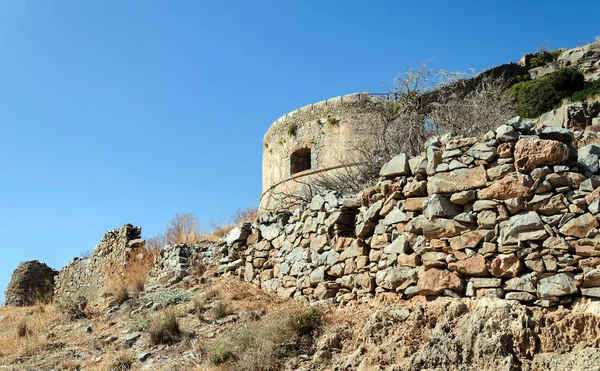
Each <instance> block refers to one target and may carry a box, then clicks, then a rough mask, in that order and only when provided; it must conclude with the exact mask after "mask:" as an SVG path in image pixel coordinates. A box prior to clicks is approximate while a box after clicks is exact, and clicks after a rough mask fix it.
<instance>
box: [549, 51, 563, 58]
mask: <svg viewBox="0 0 600 371" xmlns="http://www.w3.org/2000/svg"><path fill="white" fill-rule="evenodd" d="M562 52H563V51H562V50H560V49H556V50H553V51H551V52H550V55H551V56H552V58H553V59H554V60H557V59H558V57H559V56H560V55H561V54H562Z"/></svg>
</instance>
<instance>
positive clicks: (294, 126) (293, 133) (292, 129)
mask: <svg viewBox="0 0 600 371" xmlns="http://www.w3.org/2000/svg"><path fill="white" fill-rule="evenodd" d="M297 132H298V124H296V123H295V122H292V123H291V124H290V125H289V126H288V134H289V135H290V137H295V136H296V133H297Z"/></svg>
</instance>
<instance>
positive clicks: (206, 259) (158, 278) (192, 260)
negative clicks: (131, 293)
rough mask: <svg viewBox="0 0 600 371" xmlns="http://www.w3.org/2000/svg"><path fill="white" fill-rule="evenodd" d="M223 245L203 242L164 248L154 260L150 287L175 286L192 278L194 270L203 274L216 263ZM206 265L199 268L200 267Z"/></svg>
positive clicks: (149, 282) (149, 278) (149, 281)
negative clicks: (208, 266)
mask: <svg viewBox="0 0 600 371" xmlns="http://www.w3.org/2000/svg"><path fill="white" fill-rule="evenodd" d="M221 246H222V244H218V243H214V242H210V241H201V242H199V243H197V244H192V245H188V244H176V245H167V246H164V247H163V248H162V249H161V250H160V252H159V253H158V255H157V256H156V257H155V258H154V266H153V267H152V271H151V272H150V274H149V277H148V284H149V285H151V286H152V285H160V284H167V285H173V284H176V283H178V282H180V281H183V280H185V279H187V278H188V277H190V274H191V273H192V272H193V270H194V269H196V271H197V272H198V273H203V272H202V271H204V270H205V269H206V268H207V265H214V261H215V258H216V256H217V255H218V252H219V250H220V247H221ZM200 264H202V265H204V266H203V267H198V265H200Z"/></svg>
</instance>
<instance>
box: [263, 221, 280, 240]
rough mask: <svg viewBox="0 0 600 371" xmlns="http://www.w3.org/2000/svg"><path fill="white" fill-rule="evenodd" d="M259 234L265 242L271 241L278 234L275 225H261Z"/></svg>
mask: <svg viewBox="0 0 600 371" xmlns="http://www.w3.org/2000/svg"><path fill="white" fill-rule="evenodd" d="M260 234H261V235H262V237H263V238H264V239H265V240H267V241H273V240H274V239H275V238H277V237H278V236H279V234H280V231H279V228H278V227H277V225H276V224H271V225H261V226H260Z"/></svg>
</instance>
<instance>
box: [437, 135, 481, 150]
mask: <svg viewBox="0 0 600 371" xmlns="http://www.w3.org/2000/svg"><path fill="white" fill-rule="evenodd" d="M475 143H477V138H475V137H469V138H456V139H450V140H448V141H447V142H446V144H445V147H444V149H445V150H446V151H450V150H453V149H457V148H462V147H470V146H472V145H473V144H475Z"/></svg>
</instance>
